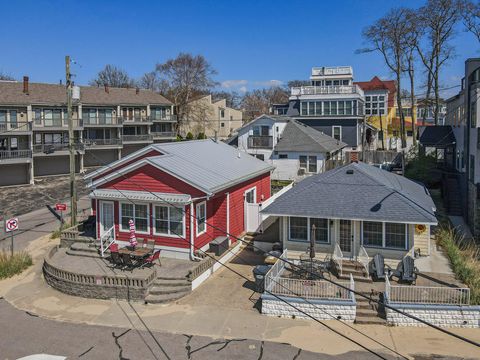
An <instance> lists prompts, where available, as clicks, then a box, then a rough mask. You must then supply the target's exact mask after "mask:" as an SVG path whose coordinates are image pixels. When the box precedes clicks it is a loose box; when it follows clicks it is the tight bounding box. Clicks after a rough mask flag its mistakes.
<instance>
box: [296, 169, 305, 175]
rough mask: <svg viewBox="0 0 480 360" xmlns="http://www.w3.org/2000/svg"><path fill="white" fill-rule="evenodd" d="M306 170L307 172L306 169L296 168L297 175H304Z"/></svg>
mask: <svg viewBox="0 0 480 360" xmlns="http://www.w3.org/2000/svg"><path fill="white" fill-rule="evenodd" d="M306 172H307V169H305V168H300V169H298V172H297V175H300V176H302V175H305V173H306Z"/></svg>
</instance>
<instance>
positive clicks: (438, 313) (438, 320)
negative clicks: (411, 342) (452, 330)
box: [385, 303, 480, 328]
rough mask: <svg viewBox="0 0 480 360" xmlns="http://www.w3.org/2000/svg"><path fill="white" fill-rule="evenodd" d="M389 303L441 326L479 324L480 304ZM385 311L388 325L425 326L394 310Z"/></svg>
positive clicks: (469, 326)
mask: <svg viewBox="0 0 480 360" xmlns="http://www.w3.org/2000/svg"><path fill="white" fill-rule="evenodd" d="M389 305H391V306H394V307H395V308H397V309H398V310H401V311H403V312H405V313H408V314H410V315H413V316H416V317H418V318H420V319H422V320H425V321H428V322H430V323H432V324H434V325H437V326H441V327H462V328H478V327H479V325H480V306H447V305H417V304H411V305H405V304H392V303H390V304H389ZM385 311H386V314H387V323H388V324H390V325H394V326H426V325H424V324H422V323H421V322H419V321H417V320H414V319H411V318H409V317H407V316H404V315H402V314H399V313H398V312H396V311H394V310H391V309H388V308H386V309H385Z"/></svg>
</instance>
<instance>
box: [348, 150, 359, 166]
mask: <svg viewBox="0 0 480 360" xmlns="http://www.w3.org/2000/svg"><path fill="white" fill-rule="evenodd" d="M350 162H351V163H353V162H355V163H358V151H350Z"/></svg>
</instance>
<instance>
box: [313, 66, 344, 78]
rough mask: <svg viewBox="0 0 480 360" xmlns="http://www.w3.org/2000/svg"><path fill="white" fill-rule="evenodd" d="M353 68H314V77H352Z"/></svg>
mask: <svg viewBox="0 0 480 360" xmlns="http://www.w3.org/2000/svg"><path fill="white" fill-rule="evenodd" d="M352 74H353V69H352V67H351V66H333V67H327V66H322V67H314V68H312V76H332V75H352Z"/></svg>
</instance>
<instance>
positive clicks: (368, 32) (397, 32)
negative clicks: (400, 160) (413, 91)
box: [357, 8, 410, 148]
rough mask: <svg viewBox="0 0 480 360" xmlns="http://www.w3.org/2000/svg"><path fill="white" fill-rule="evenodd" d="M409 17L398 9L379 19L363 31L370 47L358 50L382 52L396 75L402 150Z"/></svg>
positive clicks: (406, 11)
mask: <svg viewBox="0 0 480 360" xmlns="http://www.w3.org/2000/svg"><path fill="white" fill-rule="evenodd" d="M408 16H409V11H408V9H405V8H397V9H392V10H390V11H389V12H388V13H387V14H386V15H385V16H384V17H382V18H380V19H378V20H377V21H376V22H375V23H374V24H373V25H370V26H369V27H367V28H366V29H365V30H364V31H363V37H364V39H365V40H366V41H367V42H368V43H369V44H370V47H369V48H366V49H360V50H357V52H359V53H362V52H363V53H364V52H374V51H378V52H380V54H382V56H383V59H384V61H385V64H386V65H387V67H388V68H389V69H390V71H392V72H393V73H394V74H395V77H396V82H397V94H396V98H397V108H398V111H399V115H400V137H401V140H402V148H405V147H406V146H407V139H406V131H405V130H406V129H405V116H404V114H403V109H402V99H401V95H400V91H401V88H402V86H401V79H402V73H403V72H404V71H405V68H406V66H405V57H406V54H407V49H408V42H407V35H408V34H409V32H410V28H409V26H410V25H409V20H408Z"/></svg>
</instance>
